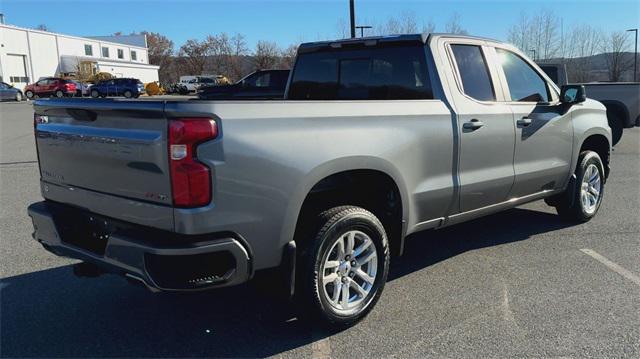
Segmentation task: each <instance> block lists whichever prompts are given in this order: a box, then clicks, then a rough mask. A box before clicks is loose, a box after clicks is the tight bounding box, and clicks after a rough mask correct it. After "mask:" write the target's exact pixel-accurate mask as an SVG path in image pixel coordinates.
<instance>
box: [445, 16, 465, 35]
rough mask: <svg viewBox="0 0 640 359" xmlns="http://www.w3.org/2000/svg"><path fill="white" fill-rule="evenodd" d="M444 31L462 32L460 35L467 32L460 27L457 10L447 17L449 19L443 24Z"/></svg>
mask: <svg viewBox="0 0 640 359" xmlns="http://www.w3.org/2000/svg"><path fill="white" fill-rule="evenodd" d="M445 31H446V32H448V33H451V34H462V35H466V34H467V30H465V29H464V28H463V27H462V24H461V20H460V14H458V13H457V12H454V13H453V14H452V15H451V17H450V18H449V21H448V22H447V24H446V25H445Z"/></svg>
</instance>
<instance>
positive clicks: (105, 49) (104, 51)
mask: <svg viewBox="0 0 640 359" xmlns="http://www.w3.org/2000/svg"><path fill="white" fill-rule="evenodd" d="M102 57H109V48H108V47H103V48H102Z"/></svg>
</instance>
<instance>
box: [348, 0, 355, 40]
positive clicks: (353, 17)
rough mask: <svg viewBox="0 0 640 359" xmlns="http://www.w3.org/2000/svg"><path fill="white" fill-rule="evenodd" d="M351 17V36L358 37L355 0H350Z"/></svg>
mask: <svg viewBox="0 0 640 359" xmlns="http://www.w3.org/2000/svg"><path fill="white" fill-rule="evenodd" d="M349 17H350V19H351V38H352V39H355V37H356V9H355V4H354V0H349Z"/></svg>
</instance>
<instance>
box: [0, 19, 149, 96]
mask: <svg viewBox="0 0 640 359" xmlns="http://www.w3.org/2000/svg"><path fill="white" fill-rule="evenodd" d="M159 68H160V67H159V66H155V65H150V64H149V56H148V51H147V46H146V37H145V36H144V35H133V36H99V37H77V36H70V35H63V34H56V33H52V32H47V31H40V30H33V29H26V28H21V27H17V26H12V25H6V24H0V79H1V81H4V82H7V83H10V84H13V85H14V86H15V87H17V88H23V87H24V86H26V85H27V84H28V83H32V82H35V81H37V80H38V79H39V78H42V77H49V76H65V75H72V74H74V73H77V72H78V71H83V72H85V73H97V72H108V73H111V74H112V75H114V76H115V77H133V78H137V79H139V80H141V81H142V82H144V83H147V82H152V81H158V69H159ZM79 69H82V70H79Z"/></svg>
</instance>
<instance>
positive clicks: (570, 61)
mask: <svg viewBox="0 0 640 359" xmlns="http://www.w3.org/2000/svg"><path fill="white" fill-rule="evenodd" d="M608 56H609V54H597V55H593V56H588V57H578V58H555V59H549V60H543V61H540V62H549V63H565V64H566V65H567V72H568V73H569V82H589V81H609V80H610V79H609V67H608V64H607V57H608ZM633 59H634V53H633V52H625V53H623V54H622V63H623V66H624V68H625V69H626V70H625V71H623V72H622V81H633ZM638 62H639V63H638V67H639V68H638V70H640V55H639V56H638ZM573 65H575V66H573ZM579 71H583V72H585V73H584V76H585V77H583V78H582V79H580V78H576V77H578V76H579V74H577V73H576V72H579ZM638 72H639V73H640V71H638ZM638 78H640V75H638Z"/></svg>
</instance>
